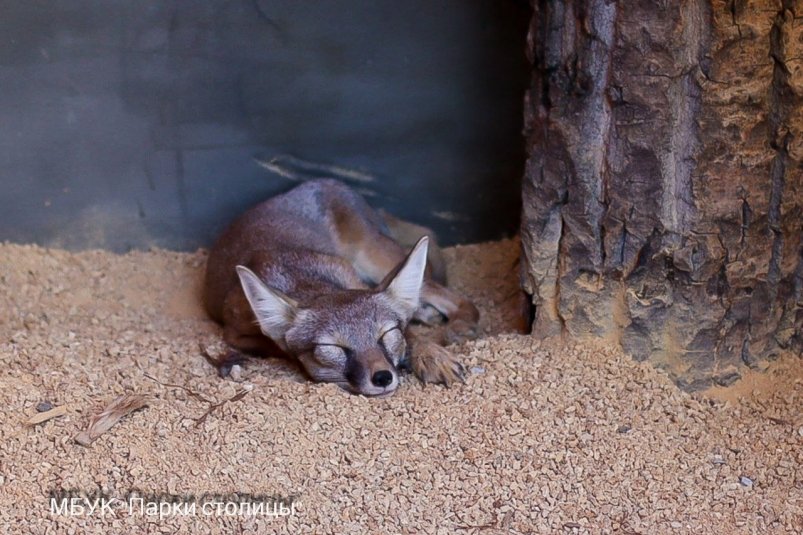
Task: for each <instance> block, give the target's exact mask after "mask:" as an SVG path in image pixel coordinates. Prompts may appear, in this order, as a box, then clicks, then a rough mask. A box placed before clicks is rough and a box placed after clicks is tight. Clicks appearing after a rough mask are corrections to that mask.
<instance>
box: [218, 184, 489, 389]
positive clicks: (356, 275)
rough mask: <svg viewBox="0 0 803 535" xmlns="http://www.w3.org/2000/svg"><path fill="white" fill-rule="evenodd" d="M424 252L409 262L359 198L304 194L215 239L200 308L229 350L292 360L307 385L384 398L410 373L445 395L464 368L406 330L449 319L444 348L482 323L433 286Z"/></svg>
mask: <svg viewBox="0 0 803 535" xmlns="http://www.w3.org/2000/svg"><path fill="white" fill-rule="evenodd" d="M394 221H397V222H398V220H394ZM413 228H421V227H413ZM429 246H430V237H428V236H426V235H424V236H422V237H421V238H420V239H419V240H418V241H417V243H415V246H414V247H413V248H412V250H411V251H410V252H409V253H408V254H405V249H404V248H403V246H402V245H401V244H400V243H399V242H398V241H397V240H396V239H394V236H393V233H392V232H391V226H389V225H388V224H387V221H386V219H383V217H382V216H381V215H380V214H379V213H377V212H376V211H374V210H373V209H372V208H371V207H370V206H369V205H368V204H367V203H366V202H365V200H364V199H363V198H362V197H361V196H360V195H359V194H357V193H356V192H354V191H353V190H351V189H350V188H349V187H347V186H346V185H344V184H342V183H340V182H338V181H336V180H330V179H325V180H313V181H309V182H305V183H303V184H302V185H300V186H298V187H296V188H295V189H293V190H291V191H289V192H287V193H285V194H282V195H279V196H277V197H273V198H272V199H269V200H267V201H265V202H263V203H261V204H259V205H257V206H256V207H254V208H252V209H251V210H249V211H247V212H246V213H245V214H243V215H242V216H241V217H240V218H239V219H237V220H236V221H234V223H233V224H232V225H231V226H230V227H229V228H228V229H227V230H226V231H225V232H224V233H223V234H222V236H220V238H219V239H218V241H217V242H216V243H215V245H214V246H213V247H212V249H211V251H210V253H209V258H208V261H207V267H206V279H205V282H204V304H205V306H206V310H207V312H208V313H209V315H210V316H211V317H212V318H213V319H215V320H216V321H218V322H220V323H222V325H223V337H224V340H225V341H226V343H228V344H229V345H230V346H232V347H233V348H235V349H236V350H239V351H243V352H246V353H256V354H263V355H264V354H267V355H276V354H283V355H285V356H288V357H290V358H293V359H295V360H297V362H298V363H299V364H300V365H301V367H302V368H303V369H304V370H305V371H306V373H307V374H308V375H309V377H310V378H311V379H313V380H315V381H322V382H332V383H336V384H337V385H339V386H340V387H342V388H344V389H345V390H347V391H349V392H352V393H356V394H363V395H366V396H381V395H388V394H391V393H393V392H394V391H395V390H396V388H397V387H398V385H399V369H400V368H402V367H405V366H409V367H410V368H412V370H413V373H415V375H416V376H418V377H419V378H420V379H421V380H422V381H424V382H431V383H444V384H447V385H448V384H450V383H453V382H455V381H462V380H463V378H464V374H465V371H464V368H463V366H462V365H461V364H460V363H459V361H458V360H457V359H456V358H455V356H454V355H453V354H452V353H451V352H449V351H448V350H446V349H445V348H443V347H442V345H440V344H436V343H435V342H433V341H432V340H430V339H424V338H420V337H416V336H413V335H412V334H411V333H410V332H409V331H408V329H407V327H408V325H409V324H410V322H411V320H417V321H420V322H423V323H426V324H430V325H432V324H435V323H439V322H440V321H442V320H443V319H444V318H445V319H447V320H448V322H447V323H446V324H445V325H444V326H442V327H441V329H442V330H443V332H442V334H443V338H442V341H443V342H445V341H455V340H460V339H465V338H470V337H474V336H476V328H477V321H478V319H479V313H478V311H477V309H476V308H475V307H474V305H473V304H472V303H471V302H469V301H468V300H467V299H466V298H464V297H463V296H461V295H459V294H458V293H456V292H454V291H452V290H451V289H449V288H447V287H446V286H445V284H442V282H443V281H440V282H439V281H438V280H436V279H439V278H440V277H439V275H440V274H439V273H437V272H433V269H432V265H431V264H432V263H431V262H428V260H427V257H428V251H429ZM430 256H432V255H430ZM433 258H434V257H433Z"/></svg>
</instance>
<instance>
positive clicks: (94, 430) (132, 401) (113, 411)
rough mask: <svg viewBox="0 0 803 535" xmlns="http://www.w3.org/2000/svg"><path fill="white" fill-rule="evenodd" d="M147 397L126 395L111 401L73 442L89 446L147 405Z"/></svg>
mask: <svg viewBox="0 0 803 535" xmlns="http://www.w3.org/2000/svg"><path fill="white" fill-rule="evenodd" d="M148 399H149V398H148V396H143V395H140V394H127V395H125V396H120V397H118V398H117V399H115V400H114V401H112V402H111V403H110V404H109V405H108V406H107V407H106V408H105V409H104V410H103V412H101V413H100V414H97V415H96V416H94V417H93V418H92V421H91V422H90V424H89V427H87V429H86V431H82V432H80V433H78V435H76V437H75V441H76V442H77V443H78V444H80V445H82V446H89V445H90V444H92V442H94V441H95V440H96V439H97V438H98V437H99V436H100V435H102V434H103V433H105V432H106V431H108V430H109V429H111V428H112V427H113V426H114V424H116V423H117V422H119V421H120V419H121V418H122V417H123V416H125V415H126V414H129V413H131V412H134V411H135V410H137V409H141V408H142V407H144V406H146V405H147V404H148Z"/></svg>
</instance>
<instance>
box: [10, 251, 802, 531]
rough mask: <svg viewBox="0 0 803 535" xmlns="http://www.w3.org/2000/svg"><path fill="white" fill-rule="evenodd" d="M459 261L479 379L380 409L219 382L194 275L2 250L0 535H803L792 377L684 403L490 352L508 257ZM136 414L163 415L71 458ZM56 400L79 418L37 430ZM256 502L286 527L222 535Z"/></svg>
mask: <svg viewBox="0 0 803 535" xmlns="http://www.w3.org/2000/svg"><path fill="white" fill-rule="evenodd" d="M448 258H449V260H450V275H451V277H452V279H453V281H454V283H455V285H456V286H457V287H459V288H461V289H463V290H464V291H465V292H467V293H468V294H470V295H471V296H472V297H473V298H474V299H475V301H476V302H477V303H478V305H479V306H480V308H481V311H482V313H483V317H484V319H483V327H484V329H485V332H486V333H487V334H488V335H489V336H488V337H487V338H485V339H482V340H478V341H475V342H471V343H467V344H464V345H463V346H460V347H457V348H455V351H458V352H459V353H461V354H463V355H465V362H466V364H467V366H468V367H469V368H471V369H472V371H473V374H472V375H471V377H470V379H469V381H468V384H467V385H465V386H461V387H457V388H451V389H446V388H443V387H433V386H427V387H423V386H422V385H421V384H419V383H418V382H417V381H416V380H415V379H413V378H407V380H406V381H405V382H404V384H403V385H402V386H401V388H400V390H399V391H398V392H397V394H396V395H394V396H393V397H391V398H388V399H379V400H378V399H366V398H362V397H356V396H351V395H348V394H346V393H344V392H343V391H341V390H339V389H338V388H337V387H334V386H331V385H320V384H311V383H309V382H307V381H305V380H304V379H303V378H302V377H301V376H299V374H298V373H297V372H296V371H295V370H294V369H293V368H292V367H290V366H287V365H282V364H281V363H277V362H273V361H252V362H250V363H249V364H247V365H246V367H245V369H244V370H243V373H242V378H241V382H234V381H232V380H230V379H221V378H219V377H218V376H217V375H216V373H215V371H214V369H213V368H212V367H211V366H210V365H209V364H208V363H207V362H206V360H205V359H204V358H203V357H202V356H201V353H200V350H199V343H201V344H204V345H206V346H212V347H214V346H216V344H217V345H219V342H218V336H219V330H218V328H217V326H216V325H215V324H213V323H211V322H210V321H208V320H207V319H206V318H205V317H204V315H203V313H202V311H201V309H200V305H199V302H198V292H199V282H200V276H201V273H202V269H203V262H204V255H203V253H202V252H200V253H196V254H179V253H170V252H164V251H153V252H135V253H131V254H128V255H124V256H117V255H112V254H109V253H103V252H85V253H79V254H74V253H67V252H64V251H60V250H44V249H39V248H35V247H28V246H16V245H0V266H2V270H0V362H2V368H1V369H2V373H0V413H2V417H1V418H2V422H3V423H2V428H0V531H4V532H6V531H12V530H14V531H18V532H30V533H85V532H92V533H134V532H138V533H144V532H151V533H206V532H208V533H229V532H234V533H251V532H259V533H273V532H279V533H338V534H342V533H449V534H451V533H483V534H485V533H628V534H635V533H717V534H730V533H801V532H803V468H801V466H803V447H802V446H803V409H802V408H801V407H803V378H801V376H800V368H801V366H800V363H799V361H797V362H795V361H790V362H787V363H786V368H783V369H781V371H776V372H775V373H776V375H775V377H774V378H775V379H779V381H780V382H779V383H778V384H782V385H783V387H782V388H769V389H766V388H765V389H762V391H761V392H760V393H757V394H756V395H753V393H752V391H751V390H750V388H749V387H747V388H745V386H740V387H739V388H741V390H730V391H725V392H717V393H715V394H716V395H717V396H718V400H713V399H706V398H703V397H701V395H699V394H697V395H695V396H690V395H688V394H685V393H682V392H680V391H678V390H677V389H676V388H675V387H674V386H673V385H672V384H671V383H670V382H669V381H668V380H667V379H666V378H665V377H664V376H663V375H662V374H661V373H660V372H657V371H655V370H654V369H652V368H651V367H649V366H648V365H643V364H638V363H635V362H633V361H632V360H631V359H629V358H627V357H624V356H622V355H621V354H620V353H619V352H618V351H616V350H615V349H613V348H610V347H604V346H590V345H580V344H568V343H567V344H558V343H554V342H551V343H546V342H542V341H539V340H535V339H533V338H531V337H528V336H523V335H515V334H498V333H500V332H502V331H505V330H509V326H510V325H511V321H512V320H513V318H514V317H515V309H514V307H515V303H514V301H515V300H514V299H512V298H513V297H514V296H515V290H516V288H515V281H516V270H517V267H516V265H515V258H516V244H515V242H512V241H511V242H500V243H494V244H485V245H481V246H468V247H460V248H456V249H450V250H449V251H448ZM145 374H149V375H150V376H152V377H153V378H155V379H157V380H158V381H161V382H162V383H170V384H173V385H179V386H180V387H183V388H184V389H189V390H190V391H191V392H188V391H187V390H184V389H183V388H178V387H173V386H163V385H161V384H159V383H157V382H155V381H154V380H151V379H149V378H148V377H146V375H145ZM762 377H764V379H761V381H763V382H764V383H767V382H768V380H767V377H769V378H770V379H772V378H773V376H771V375H770V376H762ZM761 381H760V382H761ZM729 392H730V393H731V394H729ZM733 392H737V393H738V395H736V394H733ZM125 393H137V394H143V395H149V396H150V402H149V406H148V407H147V408H144V409H142V410H139V411H137V412H134V413H133V414H130V415H128V416H126V417H125V418H123V419H122V420H121V421H120V422H119V423H118V424H117V425H116V426H115V427H113V428H112V429H111V430H110V431H108V432H107V433H105V434H103V435H102V436H101V437H100V438H98V439H97V440H96V441H95V442H94V443H92V444H91V445H90V446H89V447H83V446H80V445H78V444H76V443H75V436H76V435H77V434H78V433H79V432H80V431H82V430H84V429H85V428H86V427H87V425H88V423H89V421H90V419H91V417H92V415H93V414H95V413H97V412H98V411H100V410H102V409H103V407H104V406H105V405H106V404H108V403H109V402H110V401H111V400H113V399H114V398H115V397H116V396H118V395H121V394H125ZM193 393H195V394H199V395H200V396H202V397H203V398H204V399H207V400H208V401H209V402H206V401H202V400H201V399H199V397H198V396H197V395H194V394H193ZM238 393H239V394H240V396H239V397H241V399H239V400H235V401H230V402H228V403H224V404H222V405H221V406H220V407H219V408H217V409H215V410H214V411H213V412H211V413H210V414H209V415H208V416H207V417H206V419H205V420H203V421H202V422H200V423H199V422H198V421H197V419H198V418H199V417H201V416H202V415H203V414H204V413H205V412H206V411H207V410H208V408H209V406H210V404H212V403H217V402H221V401H224V400H227V399H231V398H232V397H236V396H237V395H238ZM737 397H742V398H744V399H740V400H736V398H737ZM730 398H732V399H731V400H730V401H722V400H727V399H730ZM45 401H47V402H49V403H50V404H52V405H53V406H57V407H59V406H66V409H67V410H66V414H64V415H63V416H60V417H57V418H53V419H51V420H49V421H47V422H45V423H41V424H38V425H34V426H28V425H26V421H27V420H28V419H29V418H30V417H32V416H34V415H36V414H37V408H36V407H37V405H38V404H40V403H42V402H45ZM40 408H42V407H40ZM134 489H139V490H140V491H141V492H142V493H144V494H147V495H150V497H149V498H147V499H146V501H145V502H143V503H145V507H144V508H143V509H139V508H138V505H139V502H136V501H132V502H126V501H125V499H126V497H127V495H128V493H129V492H131V491H132V490H134ZM60 490H72V491H73V494H71V495H70V496H72V497H74V498H76V499H77V501H76V502H75V503H76V504H78V505H81V504H82V503H83V502H82V501H81V500H82V499H83V498H89V499H90V500H91V499H92V498H94V497H102V498H104V499H109V500H118V501H116V502H115V501H112V502H109V503H111V507H110V509H109V510H103V511H94V512H93V514H91V515H88V514H80V513H82V512H83V513H86V510H84V511H81V509H78V508H74V509H73V512H74V513H76V514H74V515H69V514H66V508H65V509H62V510H60V511H52V510H51V504H50V499H49V493H50V492H53V491H60ZM233 492H236V493H240V495H239V496H238V497H231V496H220V495H221V494H227V493H233ZM92 493H95V494H94V496H92V495H91V494H92ZM65 496H66V494H65ZM264 496H279V497H284V498H286V499H287V500H288V503H289V501H291V500H295V501H294V504H295V505H294V507H295V509H294V514H291V515H286V516H281V515H266V514H260V513H264V512H265V511H273V509H270V508H268V509H261V510H260V509H253V508H251V509H249V508H245V509H238V510H237V511H236V514H226V513H227V512H228V513H231V512H232V511H233V510H232V509H230V508H229V509H227V508H226V506H225V504H228V503H234V502H233V500H235V499H236V500H239V501H240V502H245V501H248V500H254V499H256V500H263V502H264V499H263V498H261V497H264ZM171 500H172V501H173V502H174V503H175V505H174V506H172V507H173V508H172V509H170V507H171V506H170V505H169V502H170V501H171ZM57 502H58V500H57ZM151 502H152V503H153V504H152V505H148V504H149V503H151ZM58 503H61V502H58ZM162 503H167V504H168V510H167V511H165V507H164V505H159V504H162ZM209 503H212V504H213V505H211V506H209V508H207V509H205V510H204V509H203V506H205V505H206V504H209ZM129 504H133V505H134V507H133V509H132V510H129V509H128V505H129ZM191 504H195V506H196V509H195V510H194V511H193V510H192V508H191ZM216 504H224V505H223V506H220V505H216ZM155 507H160V508H161V509H162V512H163V513H164V512H166V513H167V514H165V515H164V516H163V517H162V518H160V517H159V514H158V512H157V510H156V509H155ZM218 507H222V509H217V508H218ZM249 507H252V506H249ZM255 510H256V511H257V513H258V514H247V513H249V512H250V513H254V511H255ZM287 510H289V509H287ZM281 511H282V509H281V507H279V508H278V509H277V512H281ZM151 513H154V514H151ZM207 513H209V514H207ZM218 513H222V514H218Z"/></svg>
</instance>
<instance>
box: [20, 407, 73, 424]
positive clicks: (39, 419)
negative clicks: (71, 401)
mask: <svg viewBox="0 0 803 535" xmlns="http://www.w3.org/2000/svg"><path fill="white" fill-rule="evenodd" d="M65 414H67V405H61V406H59V407H53V408H52V409H50V410H49V411H45V412H38V413H36V414H34V415H33V416H31V417H30V418H28V421H27V422H25V425H36V424H41V423H44V422H46V421H48V420H51V419H53V418H58V417H59V416H64V415H65Z"/></svg>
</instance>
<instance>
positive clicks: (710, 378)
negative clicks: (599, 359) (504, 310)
mask: <svg viewBox="0 0 803 535" xmlns="http://www.w3.org/2000/svg"><path fill="white" fill-rule="evenodd" d="M533 8H534V15H533V19H532V25H531V28H530V35H529V43H528V47H529V52H530V59H531V61H532V65H533V75H532V85H531V90H530V92H529V93H528V95H527V101H526V105H525V114H526V125H525V130H526V134H527V136H528V148H529V159H528V165H527V170H526V177H525V181H524V204H523V217H522V247H523V252H524V258H525V262H523V266H524V267H523V283H524V287H525V290H527V291H528V292H529V293H531V294H532V296H533V303H534V305H535V321H534V324H533V332H534V334H535V335H538V336H544V335H552V334H557V333H560V332H568V333H570V334H572V335H585V334H591V335H597V336H607V337H613V338H615V339H616V340H618V341H619V342H620V343H621V344H622V346H623V347H624V348H625V349H626V350H627V351H629V352H630V353H631V354H632V355H633V356H635V357H636V358H638V359H640V360H643V359H650V360H652V361H654V362H655V363H656V364H658V365H660V366H663V367H665V368H666V369H668V370H669V372H670V373H671V374H672V375H673V377H674V378H675V379H676V380H677V382H678V383H679V384H680V385H681V386H683V387H685V388H689V389H696V388H701V387H705V386H708V385H710V384H711V383H712V382H716V383H719V384H728V383H730V382H732V381H734V380H735V379H737V378H738V377H739V370H740V367H741V366H743V365H747V366H761V365H762V364H763V362H764V360H765V359H769V358H772V357H773V356H775V355H776V354H777V353H778V352H779V351H780V350H781V349H783V348H788V349H792V350H794V351H797V352H800V350H801V346H802V345H803V340H801V337H802V336H801V325H802V324H803V245H802V243H801V235H803V172H802V171H801V161H803V132H801V129H803V106H801V95H802V94H803V22H801V20H800V18H798V19H797V20H796V19H795V15H796V14H797V16H798V17H803V5H801V2H794V1H790V0H784V1H770V0H757V1H746V0H733V1H716V0H715V1H707V0H684V1H678V2H663V1H648V0H633V1H630V0H628V1H627V2H613V1H605V0H553V1H550V0H534V1H533Z"/></svg>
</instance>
